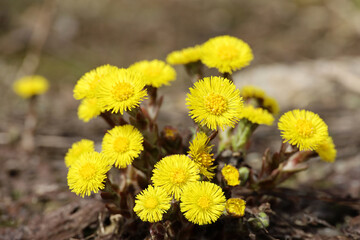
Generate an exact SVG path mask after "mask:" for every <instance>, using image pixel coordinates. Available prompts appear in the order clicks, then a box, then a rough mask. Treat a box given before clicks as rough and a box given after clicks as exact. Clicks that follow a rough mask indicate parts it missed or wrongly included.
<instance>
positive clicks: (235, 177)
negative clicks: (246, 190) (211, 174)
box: [221, 165, 240, 186]
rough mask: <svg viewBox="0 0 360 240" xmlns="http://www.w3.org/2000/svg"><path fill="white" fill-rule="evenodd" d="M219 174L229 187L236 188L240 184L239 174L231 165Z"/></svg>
mask: <svg viewBox="0 0 360 240" xmlns="http://www.w3.org/2000/svg"><path fill="white" fill-rule="evenodd" d="M221 174H222V175H223V177H224V179H225V181H226V183H227V184H228V185H229V186H236V185H239V184H240V179H239V177H240V174H239V171H238V170H237V169H236V168H235V167H233V166H231V165H225V166H224V167H223V169H222V170H221Z"/></svg>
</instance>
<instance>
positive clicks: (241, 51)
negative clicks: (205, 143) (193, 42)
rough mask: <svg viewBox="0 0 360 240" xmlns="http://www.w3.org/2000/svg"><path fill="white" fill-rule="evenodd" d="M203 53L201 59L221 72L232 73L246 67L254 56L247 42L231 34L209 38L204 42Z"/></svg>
mask: <svg viewBox="0 0 360 240" xmlns="http://www.w3.org/2000/svg"><path fill="white" fill-rule="evenodd" d="M201 53H202V55H201V61H202V62H203V63H204V64H205V65H206V66H208V67H210V68H212V67H214V68H217V69H218V70H219V72H221V73H225V72H227V73H232V72H233V71H235V70H238V69H241V68H243V67H246V66H247V65H249V64H250V62H251V61H252V60H253V58H254V56H253V54H252V51H251V48H250V47H249V45H248V44H247V43H246V42H244V41H242V40H240V39H238V38H236V37H231V36H219V37H214V38H211V39H209V40H208V41H207V42H205V43H204V44H203V46H202V51H201Z"/></svg>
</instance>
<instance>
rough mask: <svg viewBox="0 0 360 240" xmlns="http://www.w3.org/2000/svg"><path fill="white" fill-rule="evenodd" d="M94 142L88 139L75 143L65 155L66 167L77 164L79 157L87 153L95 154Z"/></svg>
mask: <svg viewBox="0 0 360 240" xmlns="http://www.w3.org/2000/svg"><path fill="white" fill-rule="evenodd" d="M94 151H95V147H94V142H93V141H91V140H88V139H82V140H80V141H78V142H76V143H73V145H72V146H71V148H70V149H69V150H68V152H67V153H66V155H65V165H66V166H67V167H70V166H71V165H72V164H73V163H74V162H76V161H77V160H78V159H79V157H80V156H81V155H82V154H83V153H86V152H94Z"/></svg>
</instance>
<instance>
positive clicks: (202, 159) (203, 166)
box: [188, 132, 216, 180]
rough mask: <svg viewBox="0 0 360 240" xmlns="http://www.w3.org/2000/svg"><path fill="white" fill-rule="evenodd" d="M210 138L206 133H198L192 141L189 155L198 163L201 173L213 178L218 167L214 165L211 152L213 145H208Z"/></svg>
mask: <svg viewBox="0 0 360 240" xmlns="http://www.w3.org/2000/svg"><path fill="white" fill-rule="evenodd" d="M208 144H209V138H208V137H207V136H206V134H205V133H203V132H199V133H197V134H196V136H195V139H194V140H193V141H192V142H191V143H190V147H189V149H190V150H189V152H188V154H189V156H190V157H191V159H192V160H193V161H194V162H195V163H196V164H197V165H198V167H199V169H200V173H201V174H202V175H204V176H205V177H206V178H207V179H209V180H211V179H212V178H213V177H214V175H215V173H214V172H213V171H214V169H215V168H216V167H215V166H213V164H214V159H213V158H212V156H213V155H214V154H210V152H211V149H212V146H208Z"/></svg>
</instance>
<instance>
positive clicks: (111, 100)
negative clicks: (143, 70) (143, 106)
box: [96, 68, 147, 114]
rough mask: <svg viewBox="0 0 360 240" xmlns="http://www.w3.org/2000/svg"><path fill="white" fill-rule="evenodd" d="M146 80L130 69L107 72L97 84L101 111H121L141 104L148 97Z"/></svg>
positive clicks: (97, 95)
mask: <svg viewBox="0 0 360 240" xmlns="http://www.w3.org/2000/svg"><path fill="white" fill-rule="evenodd" d="M144 87H145V82H144V79H143V77H142V75H141V74H139V73H137V72H134V71H132V70H129V69H123V68H122V69H118V70H117V71H115V72H113V73H111V74H107V75H106V78H104V79H102V80H101V81H100V82H99V83H98V86H97V92H96V98H97V99H98V103H99V106H100V108H101V111H111V112H112V113H119V112H120V113H121V114H123V113H124V111H130V110H132V109H133V108H136V107H138V106H139V105H140V102H142V101H143V100H144V98H146V95H147V93H146V90H145V89H144Z"/></svg>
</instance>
